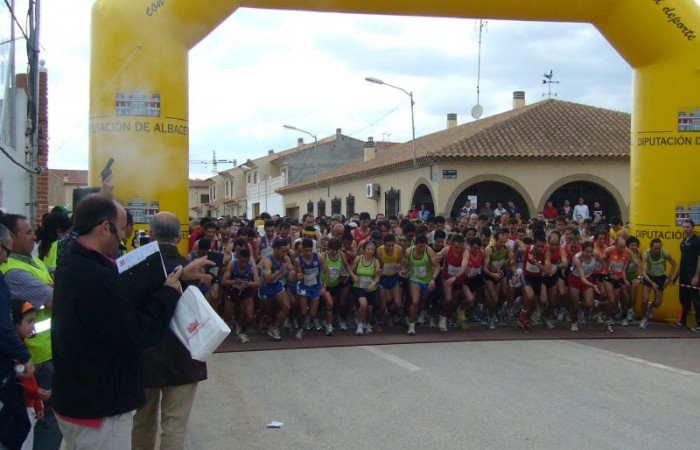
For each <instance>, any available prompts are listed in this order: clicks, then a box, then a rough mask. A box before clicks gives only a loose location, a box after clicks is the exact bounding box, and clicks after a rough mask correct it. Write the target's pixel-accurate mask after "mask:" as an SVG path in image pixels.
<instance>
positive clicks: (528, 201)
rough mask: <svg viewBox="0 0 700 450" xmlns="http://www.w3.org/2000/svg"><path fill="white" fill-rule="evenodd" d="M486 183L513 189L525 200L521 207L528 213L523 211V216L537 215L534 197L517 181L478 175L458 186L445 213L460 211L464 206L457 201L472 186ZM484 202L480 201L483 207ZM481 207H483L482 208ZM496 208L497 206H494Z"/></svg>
mask: <svg viewBox="0 0 700 450" xmlns="http://www.w3.org/2000/svg"><path fill="white" fill-rule="evenodd" d="M484 182H497V183H501V184H504V185H506V186H508V187H510V188H511V189H513V190H514V191H515V192H516V193H517V194H518V195H520V197H521V198H522V200H523V203H524V204H523V205H520V207H521V208H522V207H524V208H526V211H523V216H524V217H532V216H533V214H535V203H534V202H533V201H532V197H531V196H530V194H529V193H528V192H527V190H526V189H525V188H524V187H523V185H521V184H520V183H518V182H517V181H516V180H514V179H513V178H510V177H506V176H504V175H500V174H494V173H491V174H481V175H476V176H474V177H471V178H469V179H467V180H465V181H463V182H462V183H460V184H459V186H457V188H455V189H454V190H453V191H452V193H451V194H450V196H449V197H448V199H447V202H446V205H445V213H446V214H451V213H452V211H455V210H457V211H458V210H459V208H461V207H462V204H463V203H464V202H462V204H457V200H458V199H459V198H460V196H461V195H462V194H463V193H464V192H465V191H466V190H467V189H468V188H469V187H471V186H474V185H475V184H479V183H484ZM504 201H505V199H504ZM482 203H483V202H482V201H479V204H480V205H481V204H482ZM480 207H481V206H480ZM494 207H495V205H494Z"/></svg>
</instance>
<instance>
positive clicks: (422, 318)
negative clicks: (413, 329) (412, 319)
mask: <svg viewBox="0 0 700 450" xmlns="http://www.w3.org/2000/svg"><path fill="white" fill-rule="evenodd" d="M426 322H427V319H426V317H425V310H423V311H421V312H420V315H419V316H418V320H416V323H418V325H425V323H426Z"/></svg>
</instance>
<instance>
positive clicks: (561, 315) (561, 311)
mask: <svg viewBox="0 0 700 450" xmlns="http://www.w3.org/2000/svg"><path fill="white" fill-rule="evenodd" d="M557 320H558V321H559V322H562V321H563V320H564V308H559V312H558V313H557Z"/></svg>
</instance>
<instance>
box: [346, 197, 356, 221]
mask: <svg viewBox="0 0 700 450" xmlns="http://www.w3.org/2000/svg"><path fill="white" fill-rule="evenodd" d="M354 214H355V196H354V195H352V194H348V196H347V197H346V198H345V215H346V216H348V217H352V216H353V215H354Z"/></svg>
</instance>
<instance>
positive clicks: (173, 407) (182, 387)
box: [131, 212, 208, 450]
mask: <svg viewBox="0 0 700 450" xmlns="http://www.w3.org/2000/svg"><path fill="white" fill-rule="evenodd" d="M150 237H151V241H153V240H156V241H158V246H159V247H160V252H161V255H163V262H164V263H165V269H166V270H167V271H168V272H170V271H172V270H173V268H175V267H176V266H179V265H181V266H185V265H187V262H188V260H187V258H184V257H183V256H182V255H180V253H179V251H178V248H177V244H178V243H179V242H180V221H179V220H178V218H177V217H176V216H175V215H174V214H171V213H169V212H161V213H158V214H156V215H155V216H153V218H152V219H151V230H150ZM205 276H208V275H205ZM184 288H185V283H183V289H184ZM144 367H145V376H146V378H145V386H146V404H145V405H144V406H143V407H142V408H140V409H139V410H138V411H136V414H135V415H134V428H133V431H132V435H131V443H132V449H133V450H145V449H149V450H153V448H154V447H155V444H156V432H157V430H158V422H159V420H158V408H159V407H160V426H161V429H162V434H161V437H160V448H161V449H168V450H179V449H182V448H183V446H184V443H185V434H186V430H187V421H188V419H189V416H190V411H191V409H192V404H193V403H194V397H195V393H196V392H197V385H198V383H199V382H200V381H204V380H206V379H207V365H206V363H203V362H200V361H197V360H194V359H192V358H191V357H190V353H189V350H187V348H186V347H185V346H184V345H182V343H181V342H180V340H179V339H178V338H177V337H176V336H175V334H174V333H173V332H172V331H171V330H170V329H169V328H168V330H167V331H166V332H165V336H164V337H163V339H161V340H160V341H158V343H157V344H156V345H154V346H153V347H150V348H148V349H146V351H145V352H144Z"/></svg>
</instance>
